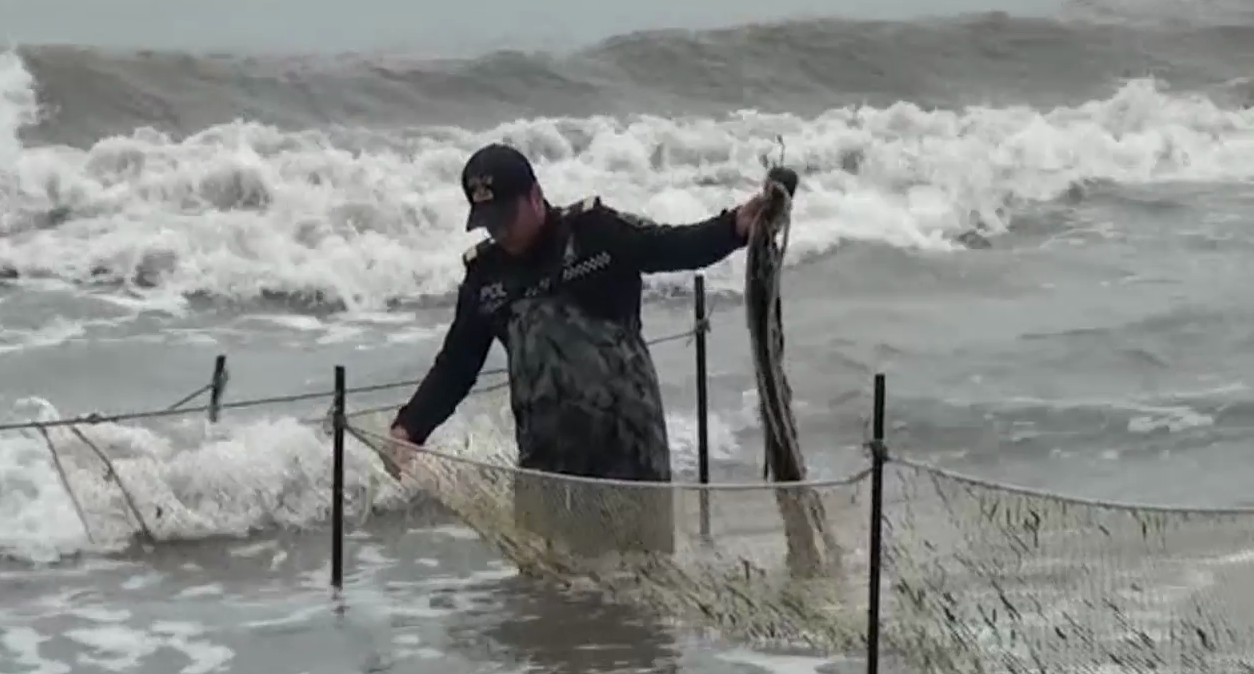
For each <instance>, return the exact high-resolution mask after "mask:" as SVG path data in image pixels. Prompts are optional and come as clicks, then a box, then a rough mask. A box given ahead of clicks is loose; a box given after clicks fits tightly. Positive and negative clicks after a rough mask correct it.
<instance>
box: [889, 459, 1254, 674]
mask: <svg viewBox="0 0 1254 674" xmlns="http://www.w3.org/2000/svg"><path fill="white" fill-rule="evenodd" d="M884 489H885V503H884V511H883V512H884V547H883V550H884V567H883V568H884V581H885V598H886V602H887V603H886V605H885V606H884V609H883V615H884V619H883V621H882V624H883V630H884V633H885V643H886V646H887V647H888V650H891V651H895V652H897V653H899V654H900V655H902V656H904V657H905V658H906V659H907V660H908V661H910V662H911V663H913V664H914V667H912V668H911V669H912V670H914V669H918V670H919V671H927V672H1181V673H1184V672H1188V673H1190V674H1197V673H1200V672H1251V671H1254V652H1252V651H1254V511H1249V510H1247V511H1240V510H1231V511H1218V510H1209V511H1189V510H1180V509H1166V508H1159V509H1155V508H1145V507H1139V506H1138V507H1130V506H1121V505H1115V504H1105V503H1098V502H1091V501H1082V500H1077V499H1070V498H1064V497H1061V496H1056V495H1051V494H1040V493H1032V492H1027V491H1023V490H1017V489H1012V488H1008V487H1006V486H1003V485H995V484H988V483H983V482H980V481H977V480H973V479H971V478H967V477H963V476H959V475H955V474H952V473H948V472H945V471H941V470H937V469H935V468H931V467H927V466H922V465H918V464H913V463H910V462H908V461H901V460H898V461H894V462H890V463H888V464H887V465H886V467H885V486H884Z"/></svg>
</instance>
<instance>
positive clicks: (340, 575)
mask: <svg viewBox="0 0 1254 674" xmlns="http://www.w3.org/2000/svg"><path fill="white" fill-rule="evenodd" d="M344 379H345V377H344V366H343V365H336V366H335V403H334V409H333V410H332V412H331V414H332V417H333V424H334V435H333V437H334V440H333V443H334V444H333V448H332V459H331V460H332V466H331V587H334V588H335V589H336V590H339V589H342V588H343V587H344V388H345V385H344Z"/></svg>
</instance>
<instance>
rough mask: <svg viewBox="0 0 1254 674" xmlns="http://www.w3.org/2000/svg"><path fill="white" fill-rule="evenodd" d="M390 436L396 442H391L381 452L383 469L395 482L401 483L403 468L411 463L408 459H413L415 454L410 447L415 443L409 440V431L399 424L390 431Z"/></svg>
mask: <svg viewBox="0 0 1254 674" xmlns="http://www.w3.org/2000/svg"><path fill="white" fill-rule="evenodd" d="M388 435H389V436H391V438H392V439H393V440H396V442H389V443H388V444H387V447H384V448H383V450H382V451H381V452H380V454H381V457H380V458H382V459H383V467H384V469H386V470H387V472H388V475H391V476H392V479H393V480H397V481H400V479H401V472H402V470H403V468H402V467H403V466H405V464H407V463H409V462H408V461H407V460H406V459H410V458H413V452H412V450H410V449H409V447H408V445H412V444H413V441H411V440H410V439H409V431H407V430H405V427H404V426H401V425H399V424H397V425H395V426H392V428H390V429H388ZM401 443H404V444H401Z"/></svg>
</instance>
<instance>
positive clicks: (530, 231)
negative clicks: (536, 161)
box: [488, 187, 544, 255]
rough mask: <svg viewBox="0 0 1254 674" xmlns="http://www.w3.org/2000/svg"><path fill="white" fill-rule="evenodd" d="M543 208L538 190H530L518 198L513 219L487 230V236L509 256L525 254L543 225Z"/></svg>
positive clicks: (542, 201) (542, 200)
mask: <svg viewBox="0 0 1254 674" xmlns="http://www.w3.org/2000/svg"><path fill="white" fill-rule="evenodd" d="M543 206H544V199H543V198H541V197H540V190H539V188H538V187H536V188H532V190H531V191H530V192H528V193H527V194H525V195H522V196H520V197H518V203H517V204H516V205H515V208H514V219H513V220H512V221H510V222H507V223H504V224H501V225H498V226H496V227H492V228H489V230H488V234H489V235H491V236H492V240H493V241H496V243H497V245H499V246H500V247H501V248H503V249H505V252H507V253H510V254H511V255H519V254H522V253H525V252H526V251H527V249H528V248H530V247H531V243H532V242H533V241H535V238H536V234H538V233H539V231H540V227H541V226H542V225H543V224H544V208H543Z"/></svg>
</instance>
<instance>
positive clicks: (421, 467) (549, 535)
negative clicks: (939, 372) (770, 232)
mask: <svg viewBox="0 0 1254 674" xmlns="http://www.w3.org/2000/svg"><path fill="white" fill-rule="evenodd" d="M350 430H351V432H352V433H353V435H355V436H357V437H358V439H359V440H361V441H362V442H365V443H367V444H370V445H372V446H374V447H375V448H377V449H382V448H384V447H385V446H386V445H387V444H388V443H390V442H394V441H391V440H388V439H387V438H386V437H384V436H383V435H381V434H380V433H379V432H378V431H372V430H371V429H370V428H367V427H363V425H362V424H360V423H358V424H354V423H353V422H352V421H351V420H350ZM410 448H411V449H412V450H413V459H412V462H410V463H409V464H408V465H406V466H405V473H404V477H403V479H404V480H413V481H414V482H415V483H416V486H417V487H418V488H420V489H422V490H424V491H426V492H427V493H428V494H431V495H432V496H434V497H435V498H437V499H438V500H439V501H440V502H441V503H442V504H443V505H444V506H446V507H447V508H448V509H449V510H451V511H452V512H453V513H454V514H455V515H457V516H458V518H459V519H461V520H462V521H463V522H465V523H466V524H467V525H468V526H470V527H471V528H473V529H475V530H476V531H477V532H478V533H479V534H480V536H481V537H482V538H483V539H484V540H486V541H488V542H489V543H491V544H492V545H494V546H495V547H496V548H498V549H499V550H500V551H501V553H502V554H503V555H504V556H505V557H506V558H508V559H509V560H510V561H511V562H513V563H514V564H516V565H517V566H518V567H519V569H520V570H522V571H523V572H525V573H529V574H532V575H536V576H541V577H545V578H549V579H553V580H558V581H561V582H562V583H566V584H570V585H572V586H575V587H577V588H581V589H587V590H594V591H598V592H602V593H604V594H606V595H609V597H610V598H612V599H613V600H616V601H629V602H633V603H635V604H637V605H643V606H645V607H647V608H649V609H652V610H653V611H655V612H656V613H657V614H659V615H660V616H662V617H665V618H671V619H674V620H676V621H678V622H681V623H684V624H690V625H705V626H709V627H714V628H717V629H718V630H719V631H720V632H721V633H724V634H727V635H736V636H739V637H742V638H747V639H749V640H754V641H759V640H768V641H772V642H781V643H795V644H804V645H810V646H817V647H821V648H823V649H824V650H843V649H850V648H857V647H859V645H860V644H862V643H863V635H864V633H865V618H864V614H865V608H864V607H865V601H864V599H863V598H864V597H865V595H866V589H865V588H866V584H865V580H864V579H865V577H866V562H865V557H864V550H865V543H864V542H865V541H866V539H867V537H866V530H867V526H866V524H867V518H866V512H867V505H866V503H867V498H868V495H869V490H868V489H867V482H866V480H865V479H863V478H864V477H865V474H861V475H857V476H854V477H852V478H850V479H846V480H837V481H828V482H810V483H806V484H804V485H791V486H787V487H783V486H780V487H777V486H774V485H768V484H751V485H725V484H722V485H706V486H701V485H695V484H689V485H684V484H669V485H667V484H657V483H640V482H624V481H612V480H593V479H586V478H578V477H571V476H565V475H557V474H552V473H544V472H539V471H530V470H525V469H519V468H516V467H514V466H511V465H508V464H506V463H505V462H504V461H501V460H499V459H498V458H495V457H494V458H491V459H489V460H483V459H481V458H479V457H473V458H472V457H470V456H464V455H458V454H457V453H444V452H435V451H431V450H426V449H419V448H416V447H413V446H410ZM801 489H805V490H807V491H808V493H811V494H816V495H817V497H818V498H819V499H820V500H821V501H822V503H823V505H824V507H825V512H826V513H827V514H828V517H829V522H830V524H831V525H832V526H831V527H830V531H832V532H833V535H834V537H835V538H836V540H837V542H838V544H842V550H843V552H844V553H845V554H844V555H843V556H842V558H841V566H840V567H839V568H836V569H830V570H829V571H830V572H829V573H825V574H823V575H819V576H814V577H809V578H796V577H794V575H793V574H791V573H789V571H788V569H787V568H786V566H787V565H786V556H787V555H786V553H787V542H786V540H785V535H784V531H785V527H784V523H783V521H782V520H781V516H780V508H779V505H778V503H777V499H778V498H779V497H780V496H781V495H782V496H784V497H787V496H789V495H791V494H790V493H791V492H796V491H798V490H801ZM703 510H704V511H705V512H707V513H708V522H709V525H708V530H706V531H703V528H704V527H703V525H702V522H703V519H704V518H703V517H702V511H703Z"/></svg>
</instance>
